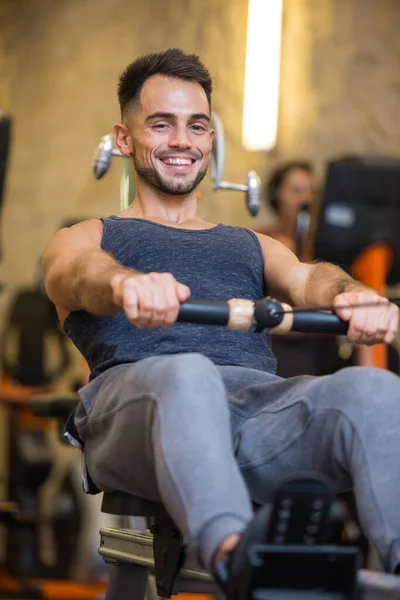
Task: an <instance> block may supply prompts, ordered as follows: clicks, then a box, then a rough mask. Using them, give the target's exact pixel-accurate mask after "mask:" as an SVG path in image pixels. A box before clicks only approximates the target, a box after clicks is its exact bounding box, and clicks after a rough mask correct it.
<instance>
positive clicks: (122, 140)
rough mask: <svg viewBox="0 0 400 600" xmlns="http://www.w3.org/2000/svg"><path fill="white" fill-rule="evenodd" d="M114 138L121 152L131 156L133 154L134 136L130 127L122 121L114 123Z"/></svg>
mask: <svg viewBox="0 0 400 600" xmlns="http://www.w3.org/2000/svg"><path fill="white" fill-rule="evenodd" d="M114 140H115V144H116V146H117V148H118V150H119V151H120V152H121V154H124V156H130V155H131V154H132V150H133V143H132V137H131V134H130V133H129V130H128V128H127V127H125V125H123V124H122V123H117V125H114Z"/></svg>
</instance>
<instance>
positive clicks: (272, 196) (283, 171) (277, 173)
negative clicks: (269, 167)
mask: <svg viewBox="0 0 400 600" xmlns="http://www.w3.org/2000/svg"><path fill="white" fill-rule="evenodd" d="M295 169H299V170H300V171H305V172H306V173H308V174H309V175H313V173H314V169H313V166H312V164H311V163H310V162H309V161H308V160H293V161H291V162H287V163H285V164H283V165H280V166H279V167H277V168H276V169H274V171H272V173H271V175H270V178H269V181H268V184H267V192H268V199H269V202H270V204H271V207H272V208H273V209H274V210H278V191H279V188H280V187H281V185H282V184H283V182H284V181H285V179H286V177H287V175H289V173H290V172H291V171H294V170H295Z"/></svg>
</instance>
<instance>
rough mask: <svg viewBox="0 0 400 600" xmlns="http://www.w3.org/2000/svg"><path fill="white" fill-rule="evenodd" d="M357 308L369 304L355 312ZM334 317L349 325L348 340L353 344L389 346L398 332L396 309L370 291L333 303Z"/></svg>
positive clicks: (352, 294)
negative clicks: (335, 315)
mask: <svg viewBox="0 0 400 600" xmlns="http://www.w3.org/2000/svg"><path fill="white" fill-rule="evenodd" d="M357 304H372V305H373V306H368V307H367V306H365V307H359V308H356V306H355V305H357ZM333 305H334V306H335V307H339V306H341V307H345V308H337V309H336V308H335V312H336V314H337V315H338V316H339V317H340V318H341V319H343V320H344V321H349V328H348V332H347V339H348V340H349V341H350V342H354V343H356V344H366V345H368V346H369V345H371V344H378V343H385V344H390V343H391V342H392V341H393V340H394V338H395V336H396V334H397V330H398V328H399V308H398V307H397V306H396V305H395V304H392V303H391V302H389V300H388V299H387V298H384V297H382V296H379V294H377V292H374V291H373V290H362V291H353V292H345V293H343V294H339V295H338V296H335V298H334V300H333Z"/></svg>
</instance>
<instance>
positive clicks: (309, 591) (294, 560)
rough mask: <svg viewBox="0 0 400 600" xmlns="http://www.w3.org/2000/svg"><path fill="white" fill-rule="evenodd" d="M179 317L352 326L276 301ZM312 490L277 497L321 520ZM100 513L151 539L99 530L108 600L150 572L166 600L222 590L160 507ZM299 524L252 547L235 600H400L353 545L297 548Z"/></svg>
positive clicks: (238, 325) (273, 328) (399, 585)
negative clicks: (145, 527)
mask: <svg viewBox="0 0 400 600" xmlns="http://www.w3.org/2000/svg"><path fill="white" fill-rule="evenodd" d="M178 320H179V321H181V322H191V323H203V324H209V325H225V326H227V327H230V328H232V329H236V330H249V329H250V330H253V331H255V332H256V331H262V330H263V329H268V330H269V331H270V332H271V333H283V332H285V331H287V330H296V331H299V330H303V331H316V330H318V331H320V332H321V333H326V332H329V333H338V334H339V333H344V332H345V331H346V329H347V323H345V322H343V321H342V320H341V319H339V317H337V316H336V315H334V314H330V313H327V312H324V311H319V310H311V309H310V310H307V309H305V310H304V309H302V310H299V311H296V309H292V307H290V306H288V305H285V304H282V303H280V302H278V301H276V300H274V299H272V298H265V299H263V300H259V301H256V302H252V301H249V300H240V299H233V300H230V301H228V302H214V301H201V300H191V301H187V302H184V303H183V304H182V305H181V309H180V312H179V317H178ZM61 401H62V399H61ZM76 402H78V398H76ZM64 404H65V408H66V409H67V410H66V413H67V412H68V411H69V409H70V408H71V404H70V403H69V401H68V400H67V401H66V400H65V399H64ZM31 406H32V410H33V412H34V413H35V414H37V415H46V416H47V415H48V414H49V413H51V412H52V411H55V412H56V413H57V414H58V415H60V414H61V413H62V410H61V409H62V404H59V405H58V406H57V399H56V398H54V397H47V398H46V397H44V398H38V399H36V400H35V404H33V403H32V404H31ZM66 416H67V415H66V414H65V417H66ZM307 485H308V484H306V483H305V482H304V481H300V482H294V486H295V487H297V491H296V490H293V489H292V491H288V490H287V489H283V492H282V489H281V494H280V497H279V499H280V501H281V504H282V502H283V501H285V499H286V501H287V500H293V493H295V495H296V494H297V497H298V493H300V495H301V496H302V499H301V501H300V502H299V503H298V502H297V501H296V511H300V513H301V515H303V516H302V518H306V513H307V514H313V515H314V516H315V514H316V513H319V511H320V505H318V506H317V505H316V504H314V505H312V502H311V503H310V493H309V491H308V490H307ZM289 492H290V493H289ZM313 501H315V498H314V497H313ZM274 506H275V505H274ZM282 506H283V504H282ZM275 508H276V510H272V511H271V517H270V520H269V524H268V527H269V531H270V532H271V534H272V531H279V530H281V529H282V519H285V518H286V517H285V515H284V514H283V512H285V511H283V512H282V510H280V509H279V506H278V505H276V506H275ZM286 508H287V506H286ZM102 511H103V512H106V513H109V514H118V515H128V516H144V517H146V518H147V519H148V522H149V526H150V531H151V534H152V535H151V534H150V533H148V532H146V533H144V534H142V533H137V532H136V531H129V530H128V531H127V530H118V529H110V528H103V529H102V530H101V531H100V536H101V543H100V549H99V553H100V555H101V556H102V557H103V559H104V560H105V561H106V562H108V563H110V564H111V569H110V578H109V584H108V590H107V595H106V599H107V600H142V599H143V598H144V597H145V594H146V585H147V579H148V575H149V573H150V572H153V571H154V572H155V579H156V585H157V593H158V595H159V596H161V597H163V598H170V597H171V594H176V593H178V592H180V591H186V592H201V593H206V594H210V593H213V594H218V593H219V590H218V589H217V587H216V585H215V583H214V582H213V580H212V578H211V576H210V574H209V573H207V572H205V571H204V570H202V569H201V568H200V567H199V566H198V565H197V564H196V562H195V560H194V559H193V557H191V556H190V555H186V549H185V545H184V541H183V540H182V537H181V534H180V532H179V531H178V529H177V528H176V526H175V524H174V523H173V522H172V520H171V519H170V517H169V516H168V514H167V512H166V510H165V508H164V506H163V505H162V504H160V503H156V502H150V501H147V500H143V499H142V498H138V497H135V496H130V495H128V494H124V493H121V492H112V493H106V494H104V495H103V504H102ZM309 511H311V512H309ZM312 511H314V512H312ZM300 513H299V514H300ZM307 518H308V517H307ZM297 522H298V519H294V522H293V523H292V526H293V527H294V528H295V529H291V526H290V527H289V529H287V532H288V534H289V533H290V537H289V535H288V537H286V540H288V541H290V543H285V540H283V541H282V540H281V539H275V543H274V538H273V537H272V538H271V542H272V543H268V544H262V545H257V546H253V547H251V548H250V549H249V551H248V555H247V558H246V564H245V567H244V570H243V573H244V574H245V576H246V578H247V587H246V589H245V590H244V592H243V593H241V594H239V595H238V596H237V600H297V599H299V600H301V599H304V598H307V599H312V600H353V599H356V598H360V595H361V597H362V598H363V600H399V599H400V578H399V577H395V576H392V575H387V574H383V573H378V572H370V571H364V570H359V569H358V567H359V559H358V554H357V550H356V549H354V548H341V547H336V546H326V545H324V544H323V543H315V541H316V540H314V539H307V540H305V543H299V539H298V538H297V537H296V536H298V530H297V529H296V523H297ZM296 531H297V533H296ZM320 533H321V532H320ZM311 535H312V532H311ZM293 540H295V541H293Z"/></svg>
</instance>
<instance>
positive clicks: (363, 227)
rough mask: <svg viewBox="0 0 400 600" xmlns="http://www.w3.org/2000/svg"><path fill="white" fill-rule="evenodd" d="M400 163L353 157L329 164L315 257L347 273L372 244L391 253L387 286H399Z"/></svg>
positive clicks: (391, 160) (389, 160)
mask: <svg viewBox="0 0 400 600" xmlns="http://www.w3.org/2000/svg"><path fill="white" fill-rule="evenodd" d="M399 227H400V160H397V159H390V158H378V157H377V158H374V157H368V156H353V157H345V158H340V159H338V160H334V161H331V162H329V163H328V169H327V175H326V181H325V186H324V193H323V197H322V205H321V210H320V214H319V221H318V226H317V230H316V235H315V258H317V259H323V260H327V261H329V262H335V263H339V264H340V265H341V266H342V267H343V268H345V269H347V270H351V267H352V265H353V263H354V261H355V260H356V259H357V257H358V256H359V255H360V254H361V252H362V251H363V250H365V248H367V247H368V246H370V245H371V244H385V245H387V246H389V248H390V249H391V251H392V254H393V262H392V265H391V266H390V269H389V272H388V274H387V275H388V278H387V280H388V282H389V283H391V284H397V283H399V282H400V239H399V236H398V231H399Z"/></svg>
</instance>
